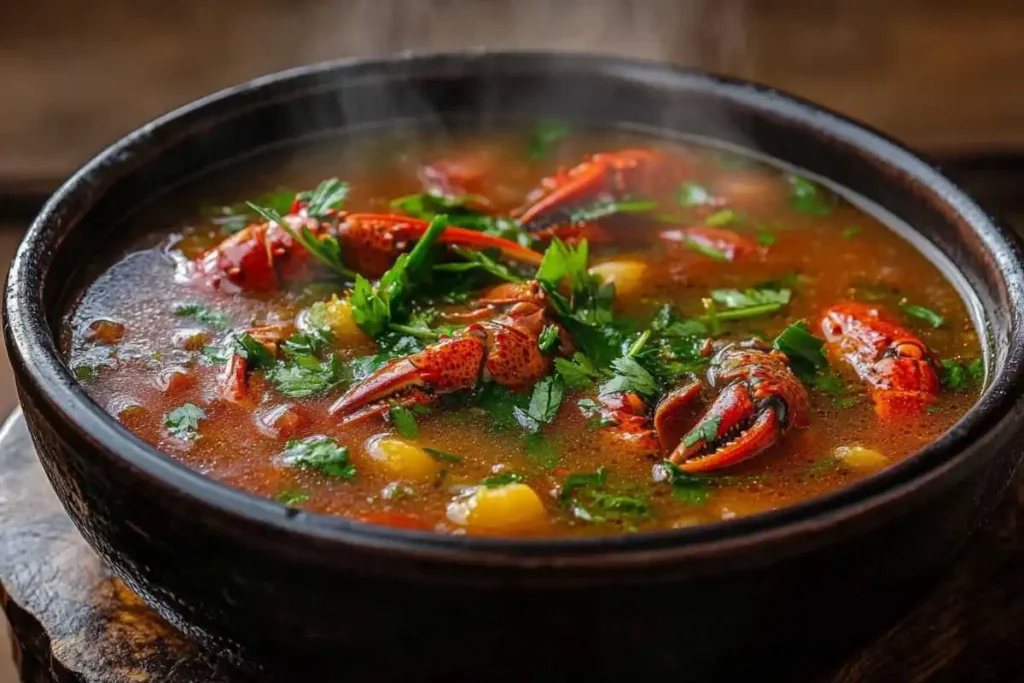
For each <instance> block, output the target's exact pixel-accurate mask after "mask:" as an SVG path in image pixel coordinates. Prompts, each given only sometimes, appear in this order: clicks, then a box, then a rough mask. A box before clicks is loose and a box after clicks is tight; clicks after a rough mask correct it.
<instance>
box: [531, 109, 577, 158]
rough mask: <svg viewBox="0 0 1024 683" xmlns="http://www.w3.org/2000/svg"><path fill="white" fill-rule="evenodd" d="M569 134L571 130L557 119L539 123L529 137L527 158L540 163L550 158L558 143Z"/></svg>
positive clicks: (566, 124)
mask: <svg viewBox="0 0 1024 683" xmlns="http://www.w3.org/2000/svg"><path fill="white" fill-rule="evenodd" d="M571 132H572V128H570V127H569V124H568V123H566V122H565V121H559V120H558V119H548V120H546V121H541V122H540V123H538V124H537V127H536V128H534V130H533V134H532V135H531V136H530V142H529V147H528V150H527V156H528V158H529V159H530V161H540V160H542V159H546V158H547V157H549V156H551V155H552V154H554V152H555V148H556V147H557V146H558V145H559V143H561V142H562V140H564V139H565V138H566V137H567V136H568V135H569V133H571Z"/></svg>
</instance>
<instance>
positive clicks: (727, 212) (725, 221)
mask: <svg viewBox="0 0 1024 683" xmlns="http://www.w3.org/2000/svg"><path fill="white" fill-rule="evenodd" d="M742 222H743V217H742V216H741V215H740V214H738V213H736V212H735V211H733V210H732V209H719V210H718V211H715V212H714V213H713V214H711V215H710V216H708V217H707V218H705V219H704V225H707V226H710V227H712V228H722V227H725V226H727V225H736V224H738V223H742Z"/></svg>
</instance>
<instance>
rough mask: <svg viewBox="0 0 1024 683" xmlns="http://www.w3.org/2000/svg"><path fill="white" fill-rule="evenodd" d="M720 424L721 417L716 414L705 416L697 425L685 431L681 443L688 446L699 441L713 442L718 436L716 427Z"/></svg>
mask: <svg viewBox="0 0 1024 683" xmlns="http://www.w3.org/2000/svg"><path fill="white" fill-rule="evenodd" d="M721 424H722V418H720V417H718V416H710V417H706V418H704V419H703V420H701V421H700V422H698V423H697V425H696V426H695V427H694V428H693V429H691V430H690V431H689V432H687V434H686V436H684V437H683V445H684V446H686V447H687V448H689V447H690V446H693V445H694V444H697V443H700V442H701V441H703V442H705V443H714V441H715V439H716V438H717V437H718V428H719V427H720V426H721Z"/></svg>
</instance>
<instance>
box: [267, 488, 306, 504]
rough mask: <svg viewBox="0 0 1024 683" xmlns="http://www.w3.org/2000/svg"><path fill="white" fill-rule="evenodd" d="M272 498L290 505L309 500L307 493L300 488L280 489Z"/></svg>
mask: <svg viewBox="0 0 1024 683" xmlns="http://www.w3.org/2000/svg"><path fill="white" fill-rule="evenodd" d="M274 500H276V501H277V502H278V503H281V504H282V505H288V506H289V507H292V506H295V505H301V504H303V503H307V502H309V494H308V493H306V492H305V491H303V490H302V489H282V490H280V491H278V492H277V493H275V494H274Z"/></svg>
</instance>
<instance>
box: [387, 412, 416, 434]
mask: <svg viewBox="0 0 1024 683" xmlns="http://www.w3.org/2000/svg"><path fill="white" fill-rule="evenodd" d="M388 416H389V417H390V418H391V421H392V422H393V423H394V425H395V431H397V432H398V434H399V435H400V436H404V437H405V438H407V439H418V438H419V436H420V428H419V425H417V424H416V416H415V415H413V414H412V411H411V410H409V409H408V408H406V407H404V406H400V405H398V404H395V403H393V404H391V406H390V407H389V408H388Z"/></svg>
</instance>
